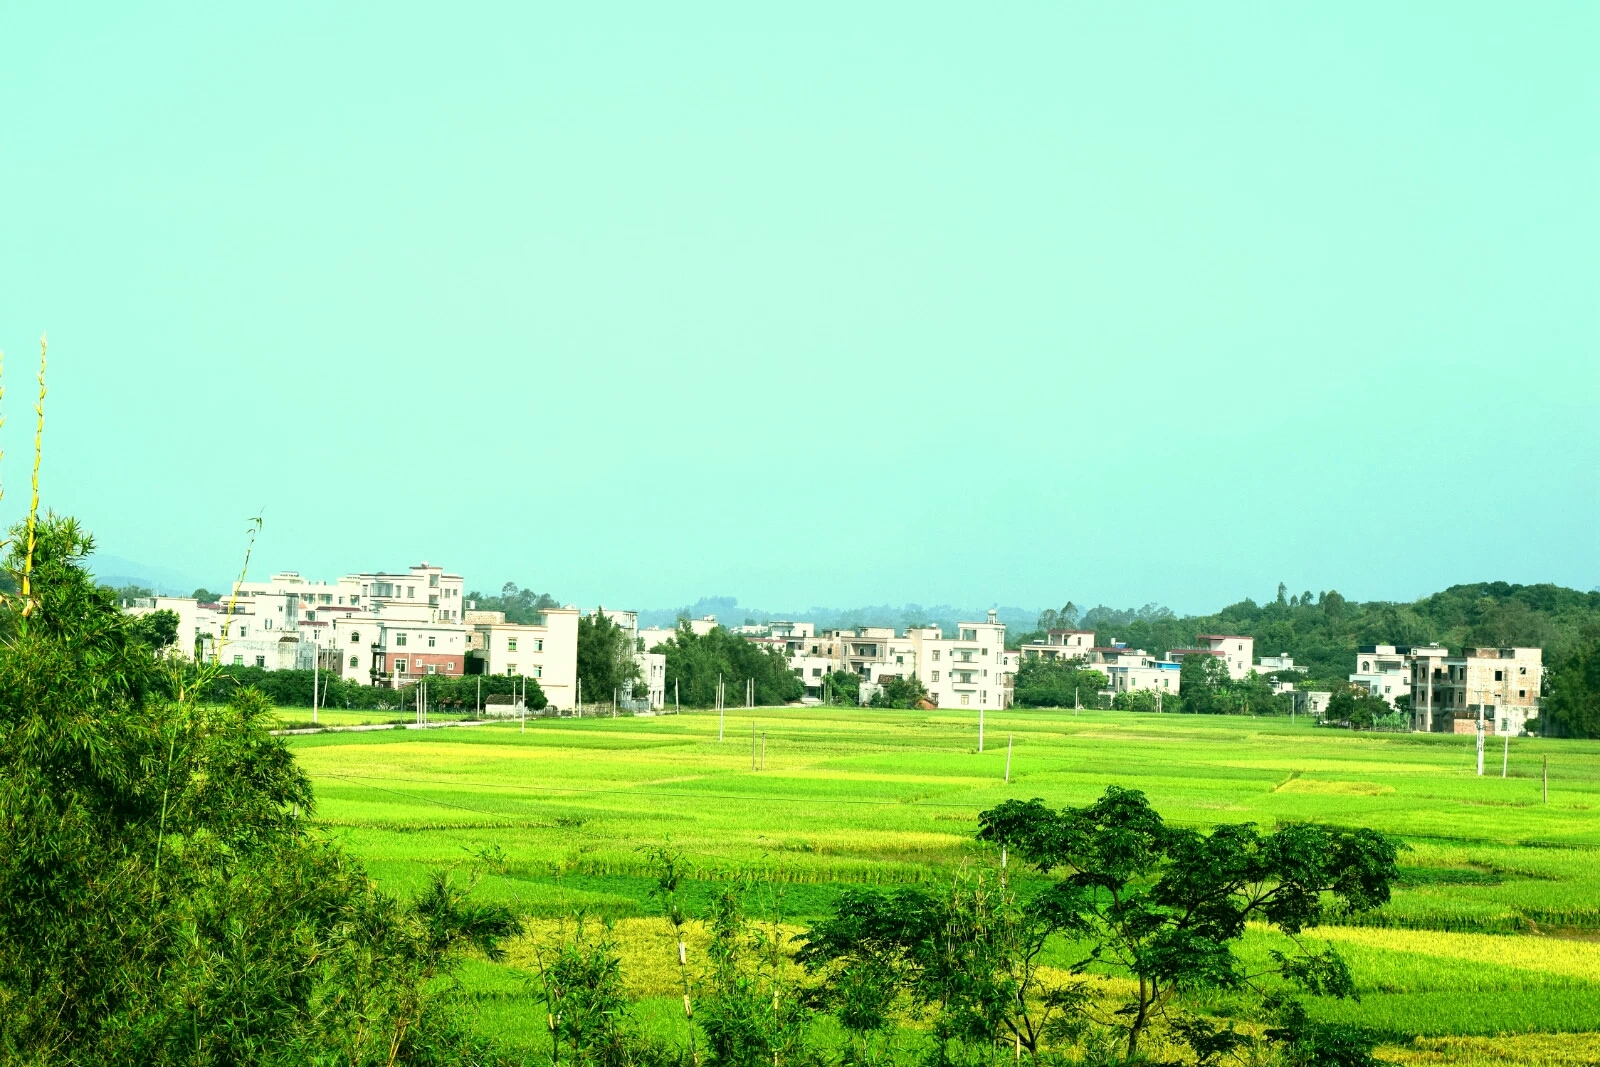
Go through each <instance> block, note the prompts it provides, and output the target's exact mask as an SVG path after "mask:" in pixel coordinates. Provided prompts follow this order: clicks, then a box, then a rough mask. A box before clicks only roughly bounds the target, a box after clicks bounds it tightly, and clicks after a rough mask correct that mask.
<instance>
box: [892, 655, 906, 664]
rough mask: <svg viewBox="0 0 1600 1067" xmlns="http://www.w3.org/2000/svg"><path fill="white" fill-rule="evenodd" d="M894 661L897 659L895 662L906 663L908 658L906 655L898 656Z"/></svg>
mask: <svg viewBox="0 0 1600 1067" xmlns="http://www.w3.org/2000/svg"><path fill="white" fill-rule="evenodd" d="M894 661H895V662H896V663H905V661H906V658H905V657H904V656H896V657H895V658H894Z"/></svg>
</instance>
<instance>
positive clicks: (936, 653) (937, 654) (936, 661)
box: [933, 648, 939, 663]
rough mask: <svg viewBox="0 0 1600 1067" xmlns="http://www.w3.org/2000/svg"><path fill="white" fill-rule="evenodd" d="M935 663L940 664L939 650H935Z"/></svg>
mask: <svg viewBox="0 0 1600 1067" xmlns="http://www.w3.org/2000/svg"><path fill="white" fill-rule="evenodd" d="M933 662H935V663H938V662H939V650H938V649H937V648H936V649H934V650H933Z"/></svg>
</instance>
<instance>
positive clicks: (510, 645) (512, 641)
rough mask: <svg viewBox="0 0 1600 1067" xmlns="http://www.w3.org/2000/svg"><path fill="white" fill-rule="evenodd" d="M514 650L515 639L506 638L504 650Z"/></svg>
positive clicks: (515, 648)
mask: <svg viewBox="0 0 1600 1067" xmlns="http://www.w3.org/2000/svg"><path fill="white" fill-rule="evenodd" d="M516 650H517V639H516V638H515V637H508V638H506V651H507V652H515V651H516Z"/></svg>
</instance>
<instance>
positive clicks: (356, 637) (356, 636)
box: [350, 630, 361, 645]
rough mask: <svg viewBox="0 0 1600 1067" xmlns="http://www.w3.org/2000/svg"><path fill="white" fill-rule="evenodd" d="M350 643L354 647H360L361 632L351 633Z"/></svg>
mask: <svg viewBox="0 0 1600 1067" xmlns="http://www.w3.org/2000/svg"><path fill="white" fill-rule="evenodd" d="M350 643H351V644H352V645H359V644H360V643H361V631H360V630H351V631H350Z"/></svg>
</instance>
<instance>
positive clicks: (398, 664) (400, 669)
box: [394, 659, 406, 674]
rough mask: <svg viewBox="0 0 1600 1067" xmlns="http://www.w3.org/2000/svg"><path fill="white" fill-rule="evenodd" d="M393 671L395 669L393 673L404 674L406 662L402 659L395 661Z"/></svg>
mask: <svg viewBox="0 0 1600 1067" xmlns="http://www.w3.org/2000/svg"><path fill="white" fill-rule="evenodd" d="M394 669H395V673H397V674H404V673H406V661H405V660H404V659H397V660H395V661H394Z"/></svg>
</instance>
